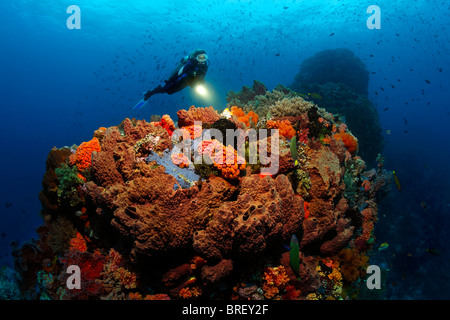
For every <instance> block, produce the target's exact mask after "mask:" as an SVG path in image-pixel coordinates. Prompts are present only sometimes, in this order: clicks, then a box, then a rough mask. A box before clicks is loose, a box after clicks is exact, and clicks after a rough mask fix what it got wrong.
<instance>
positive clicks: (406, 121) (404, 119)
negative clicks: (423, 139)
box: [403, 118, 408, 126]
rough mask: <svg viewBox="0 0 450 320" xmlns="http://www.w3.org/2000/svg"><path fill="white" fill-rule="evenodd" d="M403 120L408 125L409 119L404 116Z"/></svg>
mask: <svg viewBox="0 0 450 320" xmlns="http://www.w3.org/2000/svg"><path fill="white" fill-rule="evenodd" d="M403 121H404V122H405V126H407V125H408V120H406V118H403Z"/></svg>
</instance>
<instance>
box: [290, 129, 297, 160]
mask: <svg viewBox="0 0 450 320" xmlns="http://www.w3.org/2000/svg"><path fill="white" fill-rule="evenodd" d="M290 148H291V155H292V158H293V159H294V162H295V165H297V159H298V153H297V136H296V135H295V136H293V137H292V139H291V143H290Z"/></svg>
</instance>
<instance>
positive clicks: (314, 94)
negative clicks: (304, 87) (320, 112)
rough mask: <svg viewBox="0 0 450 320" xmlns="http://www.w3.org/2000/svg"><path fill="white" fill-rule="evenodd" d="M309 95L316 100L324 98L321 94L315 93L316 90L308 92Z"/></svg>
mask: <svg viewBox="0 0 450 320" xmlns="http://www.w3.org/2000/svg"><path fill="white" fill-rule="evenodd" d="M308 96H310V97H311V98H313V99H316V100H322V99H323V98H322V96H321V95H320V94H318V93H315V92H312V93H308Z"/></svg>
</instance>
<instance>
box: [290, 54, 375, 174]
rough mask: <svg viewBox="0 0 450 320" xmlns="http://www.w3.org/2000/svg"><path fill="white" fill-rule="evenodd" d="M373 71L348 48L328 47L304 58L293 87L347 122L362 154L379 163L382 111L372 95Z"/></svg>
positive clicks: (369, 160)
mask: <svg viewBox="0 0 450 320" xmlns="http://www.w3.org/2000/svg"><path fill="white" fill-rule="evenodd" d="M368 81H369V73H368V71H367V70H366V67H365V66H364V64H363V62H362V61H361V60H359V58H357V57H356V56H355V55H354V54H353V53H352V52H351V51H350V50H348V49H335V50H324V51H321V52H318V53H317V54H315V55H314V56H312V57H311V58H309V59H306V60H304V61H303V63H302V65H301V68H300V71H299V73H298V74H297V75H296V77H295V80H294V82H293V83H292V84H291V85H289V88H291V89H292V90H295V92H296V93H297V94H298V95H300V96H301V97H303V98H305V99H308V100H310V101H311V102H314V103H316V104H317V105H318V106H319V107H323V108H326V110H327V111H328V112H332V113H333V114H336V116H339V117H342V118H344V117H345V120H344V121H345V122H346V123H347V125H348V126H349V127H350V129H351V131H352V133H353V134H354V136H355V137H357V138H358V143H359V154H360V155H361V156H362V157H363V158H364V160H365V161H366V162H367V163H368V164H370V165H371V166H375V159H376V156H377V154H378V153H380V152H381V151H382V150H383V137H382V135H381V132H382V129H381V124H380V122H379V116H378V112H377V110H376V108H375V106H374V105H373V104H372V102H371V101H370V100H369V98H368Z"/></svg>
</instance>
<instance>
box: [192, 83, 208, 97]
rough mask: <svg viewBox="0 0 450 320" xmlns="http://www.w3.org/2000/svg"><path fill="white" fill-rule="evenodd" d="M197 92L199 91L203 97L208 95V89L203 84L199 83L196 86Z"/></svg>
mask: <svg viewBox="0 0 450 320" xmlns="http://www.w3.org/2000/svg"><path fill="white" fill-rule="evenodd" d="M195 92H197V93H198V94H199V95H201V96H202V97H207V96H208V90H206V88H205V87H204V86H203V85H201V84H199V85H197V86H196V87H195Z"/></svg>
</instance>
